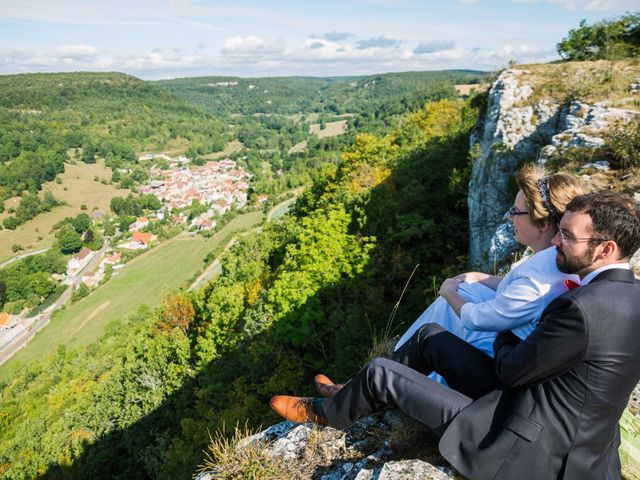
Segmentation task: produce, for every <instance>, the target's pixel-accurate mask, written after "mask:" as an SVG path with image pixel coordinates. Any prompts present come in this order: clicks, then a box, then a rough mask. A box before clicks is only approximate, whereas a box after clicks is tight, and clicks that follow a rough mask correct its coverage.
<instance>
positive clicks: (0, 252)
mask: <svg viewBox="0 0 640 480" xmlns="http://www.w3.org/2000/svg"><path fill="white" fill-rule="evenodd" d="M58 177H59V178H60V179H61V181H62V183H60V184H58V183H56V182H49V183H47V184H45V185H44V186H43V191H47V190H49V191H51V193H53V196H54V197H55V198H57V199H58V200H63V201H65V202H66V203H67V204H68V205H65V206H62V207H56V208H54V209H53V210H51V211H50V212H47V213H44V214H41V215H38V216H37V217H36V218H34V219H33V220H30V221H28V222H26V223H24V224H22V225H20V226H19V227H18V228H17V229H15V230H0V261H2V260H4V259H7V258H11V257H13V256H14V255H15V253H13V252H12V251H11V246H12V245H14V244H18V245H21V246H22V248H23V249H24V250H25V251H30V250H38V249H40V248H45V247H48V246H50V245H51V244H52V243H53V235H52V234H51V233H50V231H51V228H52V227H53V226H54V225H55V224H56V223H58V222H59V221H60V220H62V219H63V218H65V217H71V216H76V215H78V214H79V213H81V212H82V211H83V210H81V208H80V206H81V205H86V207H87V210H86V213H88V214H91V212H92V210H93V209H94V208H97V209H99V210H102V211H103V212H108V211H109V204H110V202H111V199H112V198H113V197H115V196H122V195H126V194H127V193H128V190H120V189H118V188H116V187H114V186H113V185H105V184H103V183H100V182H99V181H98V182H96V181H95V180H94V177H98V178H99V179H106V180H110V179H111V169H109V168H106V167H105V166H104V162H102V161H99V162H98V163H95V164H86V163H80V162H78V163H76V164H70V163H67V164H65V172H64V173H63V174H61V175H59V176H58ZM19 201H20V199H19V198H12V199H9V200H7V201H5V206H6V207H7V208H8V207H11V206H14V207H15V206H16V205H17V204H18V202H19ZM7 216H9V213H8V212H6V211H5V212H4V213H3V214H1V215H0V222H1V221H2V219H4V218H5V217H7Z"/></svg>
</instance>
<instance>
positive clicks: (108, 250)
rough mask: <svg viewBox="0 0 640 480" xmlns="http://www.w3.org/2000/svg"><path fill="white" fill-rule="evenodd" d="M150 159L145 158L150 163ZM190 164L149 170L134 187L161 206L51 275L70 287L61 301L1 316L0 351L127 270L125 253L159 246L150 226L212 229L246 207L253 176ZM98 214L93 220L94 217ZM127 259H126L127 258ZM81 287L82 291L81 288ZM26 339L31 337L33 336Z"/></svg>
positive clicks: (227, 165) (176, 162) (229, 164)
mask: <svg viewBox="0 0 640 480" xmlns="http://www.w3.org/2000/svg"><path fill="white" fill-rule="evenodd" d="M154 157H155V155H150V156H148V157H147V158H154ZM189 163H190V160H189V159H188V158H187V157H185V156H183V155H181V156H180V157H178V158H176V159H173V158H172V159H171V165H172V167H171V168H170V169H167V170H163V169H161V168H158V167H157V166H156V165H154V166H153V167H152V168H151V170H150V177H151V178H152V180H150V181H149V182H147V184H145V185H142V186H140V187H138V189H137V191H138V193H140V194H153V195H155V196H156V197H157V198H158V199H159V200H160V202H161V203H162V207H161V208H160V209H159V210H157V211H156V212H153V213H150V214H147V215H146V216H141V217H138V218H136V220H135V221H134V222H133V223H131V224H130V225H129V229H128V231H125V232H121V231H118V232H117V233H116V235H115V236H114V237H115V238H117V239H120V242H119V243H116V244H113V243H110V242H109V240H110V239H109V238H107V237H105V241H104V244H103V246H102V248H101V249H100V250H98V251H93V250H91V249H89V248H87V247H83V248H82V249H81V250H80V251H79V252H78V253H76V254H74V255H73V256H71V258H69V260H68V261H67V269H66V272H65V273H64V274H54V275H52V278H53V279H54V280H56V281H57V282H59V283H60V285H66V286H68V287H69V288H68V289H67V290H66V291H65V293H64V294H63V295H61V296H60V298H59V299H58V300H57V301H56V302H55V303H53V304H52V305H50V306H49V307H48V308H46V309H45V310H43V311H42V312H41V313H39V314H38V315H36V316H34V317H32V318H27V315H26V314H25V313H24V312H22V313H21V314H19V315H10V314H8V313H5V312H3V313H2V314H0V350H2V349H3V348H4V347H6V346H9V345H10V344H13V343H15V342H16V340H18V339H20V338H21V337H23V336H26V335H27V333H28V332H29V333H30V334H31V335H32V334H33V333H35V332H33V330H34V327H37V328H36V329H35V330H37V329H39V328H42V327H43V326H45V325H46V324H47V323H48V322H49V320H50V317H51V315H52V314H53V311H54V310H56V309H58V308H60V307H61V306H62V305H64V303H66V302H67V301H68V300H69V299H72V300H73V298H72V295H73V293H74V292H76V291H77V290H78V289H84V290H83V291H84V292H88V291H90V290H92V289H95V288H97V287H99V286H100V285H101V284H102V283H103V282H104V281H106V280H108V279H109V278H111V277H113V276H116V275H118V273H119V270H120V269H122V268H124V267H125V260H126V257H127V256H126V255H123V253H124V251H127V250H129V251H136V250H145V249H148V248H150V247H151V246H153V245H154V244H156V243H158V241H159V239H158V237H157V235H155V234H154V233H151V232H148V231H145V229H146V228H147V227H148V226H149V225H150V223H151V222H152V221H162V220H168V221H169V222H170V223H172V224H177V225H181V226H183V227H184V231H191V232H198V231H208V230H213V229H215V228H216V226H217V222H216V221H215V218H219V217H221V216H222V215H224V214H225V213H227V212H229V211H230V210H232V209H234V208H242V207H244V206H246V205H247V201H248V198H247V194H248V189H249V183H248V182H249V179H250V177H251V175H250V174H249V173H248V172H246V171H245V170H244V169H242V168H239V167H238V166H237V164H236V162H235V161H233V160H230V159H228V158H226V159H224V160H220V161H211V162H208V163H206V164H205V165H202V166H189V165H188V164H189ZM194 202H198V203H199V204H200V205H202V206H203V208H206V211H204V212H202V213H200V214H198V215H197V216H195V217H193V218H191V219H189V216H188V214H187V213H188V212H186V210H188V207H190V206H192V205H193V204H194ZM97 213H99V215H97V216H96V214H97ZM92 218H93V219H94V220H99V221H111V220H110V219H108V217H107V216H105V215H104V214H103V213H102V212H94V215H92ZM129 256H130V255H129ZM81 286H82V287H81ZM31 335H29V336H31Z"/></svg>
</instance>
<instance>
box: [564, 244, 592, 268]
mask: <svg viewBox="0 0 640 480" xmlns="http://www.w3.org/2000/svg"><path fill="white" fill-rule="evenodd" d="M595 250H596V245H589V249H588V250H587V251H586V252H585V253H584V255H581V256H579V257H575V258H571V259H569V258H567V257H566V255H565V254H564V252H563V251H562V250H560V249H559V248H558V247H556V252H557V253H556V266H557V267H558V270H560V271H561V272H562V273H579V272H581V271H582V270H584V269H586V268H588V267H590V266H591V264H592V263H593V252H595Z"/></svg>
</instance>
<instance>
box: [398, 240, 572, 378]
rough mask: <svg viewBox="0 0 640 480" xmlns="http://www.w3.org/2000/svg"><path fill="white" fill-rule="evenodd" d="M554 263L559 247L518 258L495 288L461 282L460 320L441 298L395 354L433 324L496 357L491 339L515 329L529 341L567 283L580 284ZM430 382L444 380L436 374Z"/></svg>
mask: <svg viewBox="0 0 640 480" xmlns="http://www.w3.org/2000/svg"><path fill="white" fill-rule="evenodd" d="M555 259H556V247H553V246H552V247H549V248H547V249H545V250H542V251H540V252H538V253H536V254H534V255H532V256H530V257H526V258H524V259H522V260H520V261H519V262H518V263H516V264H514V265H513V267H512V268H511V271H510V272H509V273H508V274H507V275H506V276H505V277H504V278H503V279H502V281H501V282H500V284H499V285H498V288H497V289H496V290H492V289H491V288H489V287H487V286H485V285H483V284H481V283H477V282H475V283H466V282H465V283H462V284H460V288H459V289H458V293H459V294H460V295H461V296H462V297H464V298H465V299H467V300H468V303H465V304H464V305H463V306H462V309H461V311H460V317H458V316H457V315H456V313H455V312H454V311H453V309H452V308H451V307H450V306H449V304H448V303H447V301H446V300H445V299H444V298H442V297H438V298H437V299H436V300H435V301H434V302H433V303H432V304H431V305H429V307H428V308H427V309H426V310H425V311H424V312H423V313H422V315H420V317H418V319H417V320H416V321H415V322H414V323H413V325H411V327H409V329H408V330H407V331H406V332H405V333H404V335H402V337H401V338H400V340H399V341H398V343H397V344H396V346H395V349H394V350H397V349H398V348H400V347H401V346H402V345H403V344H404V343H405V342H406V341H407V340H409V338H411V336H412V335H413V334H414V333H415V332H416V331H417V330H418V329H419V328H420V327H422V326H423V325H425V324H426V323H429V322H435V323H438V324H440V325H442V326H443V327H444V328H446V329H447V330H449V331H450V332H451V333H453V334H454V335H456V336H458V337H460V338H462V339H463V340H465V341H466V342H468V343H470V344H471V345H473V346H474V347H476V348H478V349H479V350H482V351H483V352H485V353H486V354H487V355H489V356H491V357H493V341H494V340H495V338H496V335H497V334H498V332H502V331H505V330H511V331H512V332H513V333H514V334H515V335H517V336H518V337H520V338H521V339H524V338H526V337H527V336H528V335H529V334H530V333H531V332H532V331H533V330H534V329H535V327H536V324H537V322H538V319H539V318H540V316H541V315H542V312H543V311H544V309H545V308H546V307H547V305H548V304H549V303H551V301H552V300H554V299H555V298H556V297H558V296H559V295H561V294H563V293H564V292H566V291H567V290H568V288H567V286H566V284H565V280H567V279H569V280H572V281H574V282H576V283H579V282H580V279H579V277H578V276H577V275H572V274H566V273H562V272H560V271H559V270H558V267H556V260H555ZM432 378H435V379H437V380H438V381H440V380H441V378H440V377H439V376H438V375H435V374H433V375H432ZM442 383H444V381H442Z"/></svg>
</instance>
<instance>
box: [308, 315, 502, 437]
mask: <svg viewBox="0 0 640 480" xmlns="http://www.w3.org/2000/svg"><path fill="white" fill-rule="evenodd" d="M433 371H435V372H437V373H439V374H440V375H442V376H443V377H444V378H445V379H446V380H447V383H448V384H449V385H450V387H451V388H449V387H446V386H444V385H441V384H439V383H437V382H435V381H433V380H431V379H430V378H427V376H426V375H428V374H429V373H431V372H433ZM499 386H500V381H499V379H498V377H497V375H496V373H495V370H494V368H493V359H492V358H491V357H489V356H488V355H486V354H485V353H483V352H481V351H480V350H478V349H476V348H474V347H473V346H471V345H469V344H468V343H466V342H465V341H464V340H461V339H460V338H458V337H457V336H455V335H453V334H452V333H450V332H448V331H447V330H445V329H444V328H442V327H441V326H440V325H438V324H435V323H429V324H426V325H424V326H423V327H421V328H420V330H418V331H417V332H416V333H415V334H414V335H413V336H412V337H411V339H410V340H408V341H407V342H406V343H405V344H404V345H403V346H402V347H401V348H400V349H398V350H397V351H396V352H395V353H394V354H393V357H392V358H391V359H386V358H376V359H375V360H373V361H372V362H370V363H369V364H368V365H366V366H365V367H364V368H362V369H361V370H360V371H359V372H358V373H357V374H356V375H355V376H354V377H353V378H351V380H350V381H349V382H348V383H347V384H346V385H345V386H344V388H343V389H342V390H340V391H339V392H338V393H337V394H336V395H335V396H334V397H333V398H325V399H317V400H315V401H314V404H313V407H314V410H315V412H316V413H317V414H318V415H320V416H321V417H323V418H325V419H327V421H328V422H329V423H330V424H331V425H333V426H335V427H337V428H346V427H348V426H349V425H351V424H353V423H354V422H355V421H356V420H358V419H360V418H362V417H364V416H366V415H368V414H370V413H372V412H374V411H377V410H381V409H382V408H385V407H394V408H397V409H398V410H400V411H402V412H404V413H405V414H407V415H409V416H410V417H412V418H414V419H415V420H417V421H419V422H420V423H422V424H424V425H426V426H427V427H428V428H429V429H430V430H431V431H433V432H434V433H435V434H436V435H441V434H442V433H443V432H444V430H445V428H446V427H447V425H448V424H449V422H450V421H451V420H452V419H453V417H455V416H456V414H457V413H458V412H459V411H460V410H462V409H463V408H464V407H466V406H467V405H469V404H470V403H471V402H472V401H473V400H474V399H476V398H479V397H481V396H482V395H484V394H486V393H488V392H490V391H491V390H494V389H496V388H497V387H499Z"/></svg>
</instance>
